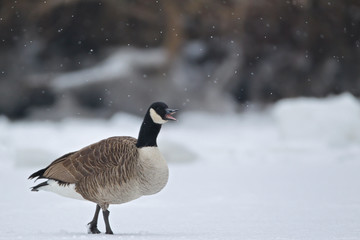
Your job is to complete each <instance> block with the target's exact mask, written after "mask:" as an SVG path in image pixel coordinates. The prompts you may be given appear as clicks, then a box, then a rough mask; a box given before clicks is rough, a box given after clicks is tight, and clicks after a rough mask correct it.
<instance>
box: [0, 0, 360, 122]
mask: <svg viewBox="0 0 360 240" xmlns="http://www.w3.org/2000/svg"><path fill="white" fill-rule="evenodd" d="M359 66H360V1H358V0H341V1H340V0H271V1H265V0H257V1H251V0H237V1H236V0H222V1H220V0H214V1H205V0H197V1H193V0H181V1H180V0H179V1H166V0H120V1H119V0H96V1H93V0H44V1H35V2H34V1H21V0H11V1H8V0H0V115H5V116H7V117H8V118H10V119H22V118H33V119H61V118H64V117H75V116H80V117H95V116H96V117H101V118H108V117H111V116H112V115H113V114H114V113H116V112H119V111H127V112H130V113H133V114H137V115H143V111H144V109H143V108H144V107H147V106H148V105H149V103H150V102H152V101H155V100H162V101H165V102H167V103H168V104H169V105H171V106H176V107H179V108H182V109H191V110H194V109H201V110H208V111H216V112H224V111H234V110H235V111H241V110H243V109H246V108H248V107H249V106H254V105H255V106H264V105H267V104H269V103H273V102H275V101H277V100H279V99H282V98H293V97H299V96H314V97H325V96H328V95H333V94H339V93H342V92H350V93H351V94H352V95H354V96H356V97H359V96H360V67H359Z"/></svg>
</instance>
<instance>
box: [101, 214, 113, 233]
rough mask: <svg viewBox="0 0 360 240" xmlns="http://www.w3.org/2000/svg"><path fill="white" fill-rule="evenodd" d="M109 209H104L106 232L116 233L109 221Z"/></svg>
mask: <svg viewBox="0 0 360 240" xmlns="http://www.w3.org/2000/svg"><path fill="white" fill-rule="evenodd" d="M109 214H110V212H109V210H105V211H103V216H104V222H105V227H106V232H105V233H106V234H114V233H113V231H112V230H111V228H110V223H109Z"/></svg>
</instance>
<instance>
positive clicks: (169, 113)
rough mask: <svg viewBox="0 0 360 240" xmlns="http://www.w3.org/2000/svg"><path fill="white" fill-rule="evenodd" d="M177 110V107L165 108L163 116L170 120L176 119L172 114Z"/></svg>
mask: <svg viewBox="0 0 360 240" xmlns="http://www.w3.org/2000/svg"><path fill="white" fill-rule="evenodd" d="M177 111H179V109H170V108H167V109H165V112H166V114H165V118H166V119H167V120H172V121H176V118H174V117H173V116H172V115H173V114H175V113H176V112H177Z"/></svg>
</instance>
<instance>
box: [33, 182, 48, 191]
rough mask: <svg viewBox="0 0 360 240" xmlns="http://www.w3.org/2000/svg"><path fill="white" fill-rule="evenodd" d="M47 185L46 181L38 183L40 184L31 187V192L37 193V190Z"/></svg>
mask: <svg viewBox="0 0 360 240" xmlns="http://www.w3.org/2000/svg"><path fill="white" fill-rule="evenodd" d="M47 185H49V184H48V182H47V181H46V182H42V183H40V184H38V185H36V186H34V187H31V191H33V192H38V191H39V188H41V187H44V186H47Z"/></svg>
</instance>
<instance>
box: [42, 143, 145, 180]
mask: <svg viewBox="0 0 360 240" xmlns="http://www.w3.org/2000/svg"><path fill="white" fill-rule="evenodd" d="M136 141H137V140H136V139H135V138H132V137H111V138H107V139H104V140H102V141H100V142H97V143H94V144H92V145H89V146H87V147H85V148H82V149H80V150H79V151H77V152H74V153H70V154H67V155H64V156H63V157H61V158H59V159H57V160H55V161H54V162H53V163H51V164H50V165H49V166H48V167H47V168H46V170H45V172H44V174H43V177H45V178H49V179H55V180H58V181H61V182H64V183H77V182H79V181H80V180H81V179H83V178H85V177H88V176H92V175H99V174H100V175H101V173H103V172H107V171H109V170H110V171H111V169H112V168H117V167H119V166H120V168H127V167H126V166H127V165H129V164H130V165H133V163H131V162H132V161H136V159H137V155H138V151H137V148H136Z"/></svg>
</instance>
